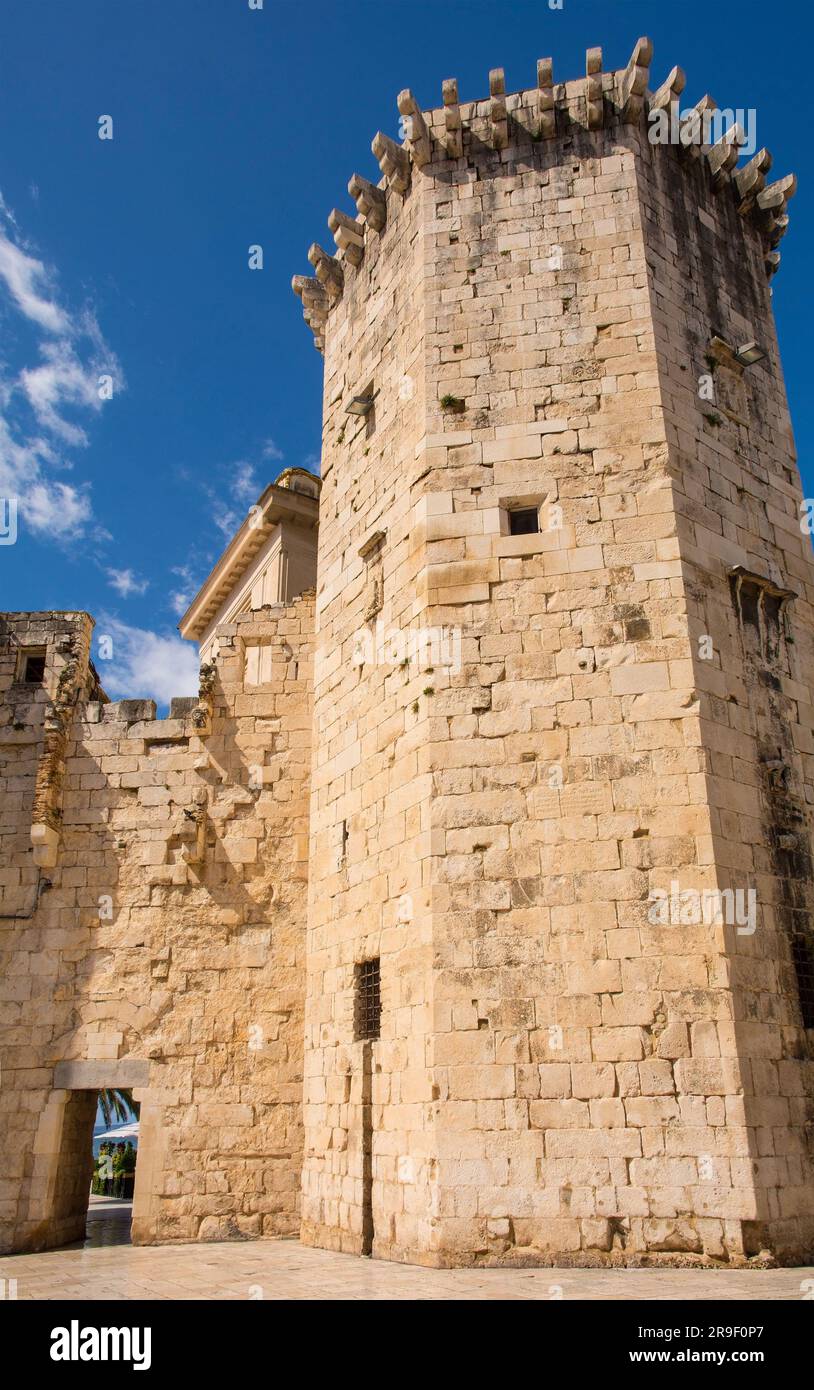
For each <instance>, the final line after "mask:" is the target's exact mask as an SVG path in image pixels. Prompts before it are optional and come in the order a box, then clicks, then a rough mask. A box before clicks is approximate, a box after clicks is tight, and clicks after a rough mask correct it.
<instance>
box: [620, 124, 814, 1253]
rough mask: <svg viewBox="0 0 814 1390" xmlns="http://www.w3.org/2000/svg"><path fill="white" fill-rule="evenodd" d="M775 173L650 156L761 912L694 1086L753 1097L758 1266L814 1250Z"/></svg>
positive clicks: (644, 161) (705, 677) (799, 623)
mask: <svg viewBox="0 0 814 1390" xmlns="http://www.w3.org/2000/svg"><path fill="white" fill-rule="evenodd" d="M770 163H771V159H770V156H768V155H767V152H766V151H765V150H761V151H759V152H758V153H757V154H756V155H755V157H754V158H753V159H752V160H751V161H750V162H749V164H747V165H746V166H745V167H744V169H743V171H742V172H741V173H740V174H738V175H737V176H736V178H735V180H734V186H733V184H731V183H727V184H723V185H722V184H721V181H720V180H718V179H716V178H715V177H714V175H713V172H712V171H711V169H710V165H709V162H708V161H707V160H705V159H703V158H701V157H699V155H698V153H697V152H695V151H693V150H687V151H681V150H677V149H670V150H666V151H662V150H659V149H656V150H653V149H651V148H649V147H648V146H647V144H646V143H643V146H642V152H641V160H640V170H641V176H640V178H641V190H642V207H643V217H644V220H645V228H646V231H645V238H646V246H647V260H648V269H649V275H650V282H651V293H652V299H653V316H654V325H655V329H656V335H657V343H658V350H659V382H660V389H661V393H662V398H663V402H664V411H665V421H666V425H667V437H668V442H669V468H670V473H671V476H672V478H673V486H674V492H675V496H676V510H677V515H678V537H679V554H680V558H681V561H682V571H683V574H684V582H685V586H686V590H687V594H688V599H689V611H690V629H691V637H692V643H691V656H692V661H693V669H694V681H695V684H696V687H697V689H698V691H699V694H700V713H701V738H702V743H703V748H704V778H705V782H704V785H705V789H706V790H705V793H704V794H705V796H706V798H707V799H708V801H709V805H710V811H711V841H710V846H709V852H708V861H709V863H710V866H711V867H712V868H713V869H714V871H715V875H716V878H717V881H718V882H719V883H720V886H721V887H722V888H725V889H730V890H733V891H735V892H738V893H740V894H741V895H743V898H742V901H743V899H745V898H746V895H747V894H748V893H750V892H752V893H754V895H755V909H756V911H755V924H750V923H749V922H745V923H744V922H741V923H740V924H739V925H738V924H733V926H731V927H729V928H728V929H727V932H726V937H727V943H726V949H727V956H728V958H729V966H728V971H729V978H730V983H731V988H732V991H733V1012H732V1015H731V1016H728V1017H725V1018H719V1019H717V1020H716V1021H715V1023H714V1024H713V1023H710V1025H708V1027H707V1029H706V1030H705V1036H704V1039H703V1044H702V1045H701V1046H699V1048H698V1049H697V1057H698V1060H697V1062H694V1063H693V1064H691V1065H690V1064H687V1065H686V1066H685V1068H684V1069H685V1072H686V1075H685V1077H684V1084H685V1085H687V1086H688V1087H690V1088H691V1089H692V1091H693V1092H694V1093H695V1094H697V1095H698V1096H699V1097H706V1104H707V1109H708V1111H712V1110H713V1109H716V1110H719V1109H720V1102H719V1101H718V1100H716V1099H715V1098H716V1097H718V1096H720V1095H721V1093H722V1090H723V1087H722V1069H723V1068H725V1067H729V1066H732V1065H733V1064H735V1059H738V1066H739V1071H740V1085H741V1088H742V1097H739V1098H735V1099H733V1100H732V1101H728V1102H727V1109H726V1121H727V1135H726V1136H725V1135H724V1134H723V1133H721V1132H720V1131H719V1133H720V1135H721V1146H720V1147H719V1148H718V1149H717V1150H716V1152H717V1153H718V1154H719V1156H720V1162H721V1163H727V1164H728V1165H729V1167H730V1169H731V1171H732V1173H733V1175H736V1174H740V1179H739V1181H742V1182H744V1183H747V1184H748V1183H750V1182H754V1184H755V1199H754V1204H753V1211H752V1213H751V1215H752V1222H751V1225H750V1227H749V1228H748V1230H747V1235H748V1243H749V1248H750V1249H751V1250H752V1251H755V1250H758V1249H760V1248H761V1247H763V1246H768V1247H769V1248H772V1249H774V1250H776V1251H777V1252H778V1253H779V1254H780V1255H781V1257H782V1258H787V1259H794V1258H798V1257H801V1256H804V1255H805V1252H806V1251H807V1250H810V1249H811V1243H812V1239H814V1185H812V1166H811V1165H812V1150H811V1125H810V1121H811V1114H812V1096H814V1054H812V1038H814V1032H812V1030H813V1029H814V934H813V933H812V909H813V908H814V879H813V878H812V857H811V850H812V843H811V810H810V808H811V804H812V801H814V785H812V782H813V779H812V772H813V771H814V764H812V757H811V755H812V749H813V748H814V743H813V742H812V722H813V721H814V711H813V710H812V705H813V704H814V700H813V699H812V684H811V682H812V674H811V673H812V670H814V613H813V612H812V598H814V566H813V565H812V552H811V540H810V536H809V535H808V534H807V533H805V532H804V530H803V529H802V527H801V520H803V519H804V515H805V514H804V513H803V512H802V509H801V501H802V488H801V484H800V478H799V473H798V470H797V465H796V454H795V449H794V442H793V437H792V432H791V424H790V420H789V414H788V406H787V401H786V396H785V388H784V383H783V374H782V368H781V364H780V357H779V350H778V344H777V339H776V332H775V326H774V318H773V313H772V304H771V291H770V288H769V285H768V283H767V277H766V264H765V261H766V254H765V237H766V236H768V237H769V238H770V239H775V240H776V239H777V238H778V237H779V235H782V231H783V230H785V224H786V223H787V220H788V219H787V218H786V216H785V208H786V202H787V199H788V197H789V196H790V195H791V193H792V192H793V191H794V181H793V179H790V178H787V179H781V180H779V181H777V182H775V183H774V184H772V185H771V186H770V187H764V184H765V182H766V178H767V171H768V167H769V164H770ZM757 200H759V204H760V205H758V202H757ZM755 218H757V219H758V224H759V226H760V227H761V228H762V230H763V234H764V235H763V237H761V236H759V235H756V233H755V228H754V225H753V221H754V219H755ZM770 258H771V253H770ZM772 264H773V260H772V259H770V261H769V268H770V269H771V266H772ZM779 293H781V294H782V293H784V287H783V285H782V282H781V284H780V289H779ZM750 341H757V343H758V345H759V347H760V348H762V349H763V350H764V352H765V353H766V354H767V355H766V358H765V360H763V361H760V362H758V363H756V364H755V365H752V366H748V367H744V366H743V365H742V364H741V363H740V362H739V361H737V360H736V358H735V356H734V352H735V350H736V349H737V348H738V347H740V346H741V345H743V344H746V343H749V342H750ZM674 877H675V878H676V879H677V880H679V881H682V887H684V886H686V887H691V886H694V883H693V882H691V881H688V882H687V883H686V884H684V882H683V879H684V878H685V874H684V871H683V870H682V871H680V872H677V873H676V874H675V875H674ZM740 915H741V918H743V917H744V916H745V915H746V914H745V912H744V911H742V912H741V914H740ZM751 925H755V930H754V931H752V930H751ZM699 1041H700V1040H699ZM690 1073H692V1074H690ZM727 1136H728V1143H729V1149H728V1151H727V1148H726V1147H725V1145H726V1144H727ZM718 1162H719V1160H718V1159H716V1165H717V1164H718Z"/></svg>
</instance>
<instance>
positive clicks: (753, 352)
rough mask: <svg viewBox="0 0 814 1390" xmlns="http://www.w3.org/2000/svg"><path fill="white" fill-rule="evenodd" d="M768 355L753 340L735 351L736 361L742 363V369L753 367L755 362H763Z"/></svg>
mask: <svg viewBox="0 0 814 1390" xmlns="http://www.w3.org/2000/svg"><path fill="white" fill-rule="evenodd" d="M765 356H766V353H765V352H764V351H763V348H762V347H759V346H758V344H757V343H756V342H755V341H754V339H753V340H751V341H750V342H748V343H743V344H742V345H741V346H740V347H739V348H737V349H736V351H735V361H736V362H740V364H741V366H742V367H753V366H754V364H755V362H762V361H763V359H764V357H765Z"/></svg>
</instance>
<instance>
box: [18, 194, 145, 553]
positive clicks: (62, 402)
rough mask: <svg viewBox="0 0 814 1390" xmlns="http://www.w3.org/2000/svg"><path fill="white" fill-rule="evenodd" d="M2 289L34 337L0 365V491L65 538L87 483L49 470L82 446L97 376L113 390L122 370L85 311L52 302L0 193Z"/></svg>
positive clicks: (75, 523) (79, 528)
mask: <svg viewBox="0 0 814 1390" xmlns="http://www.w3.org/2000/svg"><path fill="white" fill-rule="evenodd" d="M3 290H5V292H6V305H7V307H9V308H12V309H16V311H17V312H18V313H19V314H20V315H22V317H23V318H24V319H26V320H27V321H28V323H29V324H31V325H33V326H34V328H35V329H36V330H38V331H39V332H40V334H41V335H42V337H41V340H40V343H39V360H38V361H37V362H34V363H28V364H26V365H25V366H23V367H22V368H21V369H20V370H18V371H17V372H16V374H14V373H11V372H10V371H9V369H8V367H7V365H6V364H5V363H4V364H3V366H2V368H0V412H1V413H0V496H2V497H14V498H16V499H17V502H18V505H19V509H20V514H21V516H22V517H23V519H24V521H25V523H26V525H27V526H28V527H29V528H30V530H32V531H34V532H35V533H38V534H39V535H41V536H49V537H50V538H52V539H56V540H59V541H61V542H65V541H68V540H70V539H73V538H77V537H81V536H82V535H83V534H84V533H85V532H86V530H87V528H88V525H89V523H90V521H91V519H92V507H91V501H90V495H89V485H88V484H86V483H79V484H74V483H68V482H64V481H55V480H54V479H53V477H52V476H51V473H50V470H52V469H60V470H64V469H66V468H67V469H70V468H71V467H72V464H71V461H70V460H69V459H66V458H65V457H64V453H63V451H64V449H65V448H66V447H68V448H82V447H84V446H85V445H87V443H88V437H87V433H86V430H85V428H84V423H83V421H82V419H81V417H82V416H85V417H87V416H88V414H89V413H90V414H98V412H99V411H100V410H101V409H102V406H103V404H104V398H103V396H100V394H99V385H100V383H99V378H100V376H101V375H107V376H110V377H112V378H113V381H114V389H115V388H116V387H118V388H119V389H120V388H121V386H122V384H123V383H122V375H121V371H120V368H119V364H118V362H117V361H116V358H115V356H114V355H113V353H112V352H111V351H110V349H109V348H108V347H107V345H106V344H105V342H104V339H103V337H102V334H101V332H100V330H99V326H98V324H97V323H96V320H95V318H94V317H93V315H92V314H90V313H87V312H85V313H79V314H71V313H69V312H68V311H67V310H65V309H64V308H63V307H62V306H61V305H60V304H59V303H58V302H57V299H56V294H55V289H54V277H53V275H52V273H51V272H50V271H48V270H47V269H46V267H45V265H44V264H43V262H42V261H41V260H39V259H37V257H36V256H35V255H33V254H32V252H31V250H30V248H29V247H28V246H27V244H26V243H25V241H24V239H23V237H22V236H21V234H20V230H19V227H18V224H17V222H16V219H15V218H14V214H13V213H12V212H11V210H10V209H9V208H8V207H7V206H6V204H5V202H4V201H3V198H2V195H0V307H2V301H3V293H2V292H3ZM9 337H10V334H9V333H8V331H7V332H6V340H7V341H8V339H9ZM77 415H79V416H80V418H77Z"/></svg>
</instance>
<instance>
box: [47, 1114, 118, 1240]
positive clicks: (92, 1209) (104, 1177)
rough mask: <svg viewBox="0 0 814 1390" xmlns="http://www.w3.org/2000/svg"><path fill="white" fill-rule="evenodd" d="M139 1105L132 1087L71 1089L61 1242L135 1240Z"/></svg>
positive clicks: (62, 1165)
mask: <svg viewBox="0 0 814 1390" xmlns="http://www.w3.org/2000/svg"><path fill="white" fill-rule="evenodd" d="M138 1111H139V1105H138V1101H135V1100H134V1099H133V1095H132V1092H131V1091H129V1090H125V1089H121V1088H104V1089H102V1090H98V1091H97V1090H87V1091H84V1090H82V1091H79V1090H77V1091H71V1092H70V1094H69V1096H68V1099H67V1100H66V1102H65V1110H64V1116H63V1123H62V1143H61V1146H60V1154H59V1164H58V1168H57V1175H56V1191H55V1194H54V1208H55V1209H54V1221H55V1227H56V1230H55V1235H56V1237H57V1240H56V1243H57V1244H60V1245H69V1244H82V1245H83V1246H85V1247H86V1248H91V1247H95V1246H100V1245H129V1244H130V1231H131V1224H132V1217H133V1191H134V1187H135V1178H136V1164H137V1159H138V1127H139V1123H138Z"/></svg>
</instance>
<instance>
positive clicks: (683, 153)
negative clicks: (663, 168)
mask: <svg viewBox="0 0 814 1390" xmlns="http://www.w3.org/2000/svg"><path fill="white" fill-rule="evenodd" d="M652 60H653V44H652V43H651V41H650V39H648V38H640V39H638V40H637V42H636V45H635V47H634V49H633V52H632V54H631V57H630V60H629V62H628V64H627V66H626V67H624V68H620V69H616V70H613V71H609V72H605V71H604V70H603V60H602V49H601V48H589V49H588V50H587V53H586V61H585V76H584V77H582V78H577V79H574V80H571V81H566V82H561V83H556V82H555V81H554V73H553V62H552V59H551V58H541V59H540V60H539V61H538V63H537V84H536V86H535V87H532V88H527V89H524V90H521V91H518V92H514V93H507V92H506V82H505V74H504V70H503V69H502V68H494V69H492V71H491V72H490V73H489V95H488V97H486V98H483V99H481V100H477V101H470V102H461V101H460V99H459V94H458V83H457V80H456V79H455V78H448V79H446V81H445V82H444V83H443V87H442V105H441V106H438V107H434V108H432V109H431V110H426V111H422V109H421V107H420V106H419V104H418V102H417V101H416V99H415V97H414V95H413V93H412V92H411V91H410V89H409V88H405V89H404V90H403V91H402V92H400V93H399V95H398V98H397V107H398V111H399V115H400V118H401V128H402V129H403V130H404V132H405V138H404V141H403V143H402V144H401V145H399V144H398V143H396V141H394V140H392V139H391V138H390V137H389V136H388V135H385V134H384V133H383V132H382V131H378V132H377V133H376V135H375V136H374V139H373V142H372V146H371V148H372V151H373V154H374V156H375V158H376V160H377V162H378V165H379V168H380V170H381V175H382V177H381V179H380V180H379V183H378V185H374V184H372V183H370V182H369V181H368V180H367V179H365V178H363V176H362V175H361V174H356V173H355V174H353V175H352V177H351V179H350V182H349V183H348V192H349V193H350V196H351V197H352V198H353V200H354V202H355V204H356V214H357V215H356V217H352V216H350V215H348V214H347V213H345V212H342V211H341V210H340V209H339V208H333V209H332V211H331V213H330V214H329V217H328V227H329V228H330V230H331V232H332V233H333V236H334V240H335V242H336V254H335V255H332V254H330V253H329V252H328V251H326V250H324V248H323V247H322V246H320V245H319V244H318V243H317V242H314V243H313V245H312V246H311V247H310V249H309V251H308V260H309V261H310V263H311V265H312V266H313V268H314V275H313V276H306V275H295V276H294V277H293V279H292V288H293V290H294V292H295V294H297V295H298V296H299V298H300V299H301V300H302V306H303V314H304V317H305V321H306V323H307V324H308V325H309V327H310V328H311V329H312V331H313V333H314V341H315V346H316V347H317V348H318V349H319V350H320V351H322V350H323V349H324V344H325V326H326V323H327V320H328V317H329V315H330V312H331V309H332V308H333V306H334V305H335V304H336V303H337V302H338V301H339V300H340V299H341V298H342V296H343V293H344V290H345V279H346V275H348V274H351V275H352V274H353V273H354V272H357V271H358V270H359V268H360V266H361V265H362V262H363V260H364V256H365V251H366V248H367V247H368V245H369V243H370V239H371V237H373V236H378V235H381V234H382V233H383V232H384V231H385V228H386V226H387V219H388V217H391V218H392V217H393V216H395V215H397V213H398V209H399V206H400V203H399V199H401V200H402V201H403V199H404V197H405V196H406V195H407V194H408V192H409V190H410V187H411V184H412V181H413V179H414V178H415V177H416V175H419V176H424V177H429V176H430V175H433V174H436V175H439V176H440V175H443V174H448V173H449V172H450V170H451V169H453V168H454V167H455V166H456V165H457V164H458V163H460V162H461V161H465V160H467V159H469V160H470V161H472V160H476V159H478V158H479V157H482V156H484V155H485V154H486V153H487V152H489V151H491V152H493V153H494V154H496V155H497V156H498V158H499V159H500V161H501V162H504V161H505V162H507V163H508V162H509V161H510V160H513V159H516V158H518V157H522V156H523V153H524V151H525V152H528V151H529V150H530V149H531V148H533V147H534V146H536V145H538V144H539V143H541V142H549V141H555V140H557V139H558V138H561V137H567V136H568V134H569V133H571V132H572V131H573V128H574V127H579V128H582V129H584V130H587V131H599V130H601V129H603V128H606V127H608V128H610V127H623V126H631V127H639V126H641V125H642V124H643V122H644V121H645V120H646V121H647V124H648V127H649V132H648V135H649V139H650V141H651V143H652V144H653V145H654V146H655V145H659V144H665V145H667V146H668V147H671V148H672V149H673V150H674V151H675V157H676V158H679V159H696V160H702V161H703V163H704V165H705V166H706V170H707V177H708V186H709V192H710V196H712V197H715V198H719V197H720V198H724V197H726V198H730V199H732V200H733V201H734V202H735V204H736V206H737V210H738V213H739V214H740V216H741V217H742V219H743V221H744V226H745V227H748V228H749V229H750V231H751V232H752V234H753V235H754V236H755V237H757V238H758V240H759V244H760V249H761V252H762V256H763V261H764V265H765V267H766V274H767V276H771V275H773V274H774V272H775V271H776V270H777V268H778V266H779V263H780V254H779V252H778V251H777V246H778V244H779V242H780V240H781V239H782V237H783V236H784V235H785V233H786V231H787V230H788V225H789V219H788V214H787V204H788V201H789V199H790V198H791V197H792V196H793V194H794V192H795V189H796V178H795V176H794V175H793V174H789V175H786V176H785V177H784V178H781V179H779V180H777V181H776V182H774V183H771V184H768V185H767V183H766V175H767V173H768V171H769V169H770V168H771V164H772V156H771V154H770V153H769V151H768V150H766V149H760V150H758V151H757V152H756V153H755V154H754V155H753V157H752V158H751V159H750V160H749V161H748V162H747V163H745V164H744V165H742V166H741V167H740V168H739V167H738V160H739V157H740V154H741V151H742V148H743V146H744V145H745V144H746V143H747V137H746V133H745V131H744V129H743V127H742V125H741V124H739V123H738V122H737V121H736V120H732V121H731V122H729V123H728V124H726V126H725V128H724V119H723V118H728V115H729V114H730V113H728V112H727V111H726V110H725V109H724V110H721V109H720V108H719V107H718V106H717V103H716V102H715V101H714V100H713V98H712V97H711V96H709V95H704V96H703V97H701V99H700V100H699V101H698V102H696V104H695V105H694V106H693V107H690V108H684V109H683V110H681V111H679V99H680V97H681V94H682V93H683V91H684V88H685V86H686V77H685V74H684V72H683V70H682V69H681V68H680V67H677V66H676V67H673V68H672V69H671V70H670V72H669V73H668V74H667V76H666V77H665V79H664V81H663V82H662V83H661V84H660V85H659V86H658V87H657V88H656V89H655V91H651V90H650V89H649V87H648V83H649V80H650V67H651V63H652ZM711 135H714V137H715V138H714V139H710V136H711ZM388 195H390V196H389V197H388Z"/></svg>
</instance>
